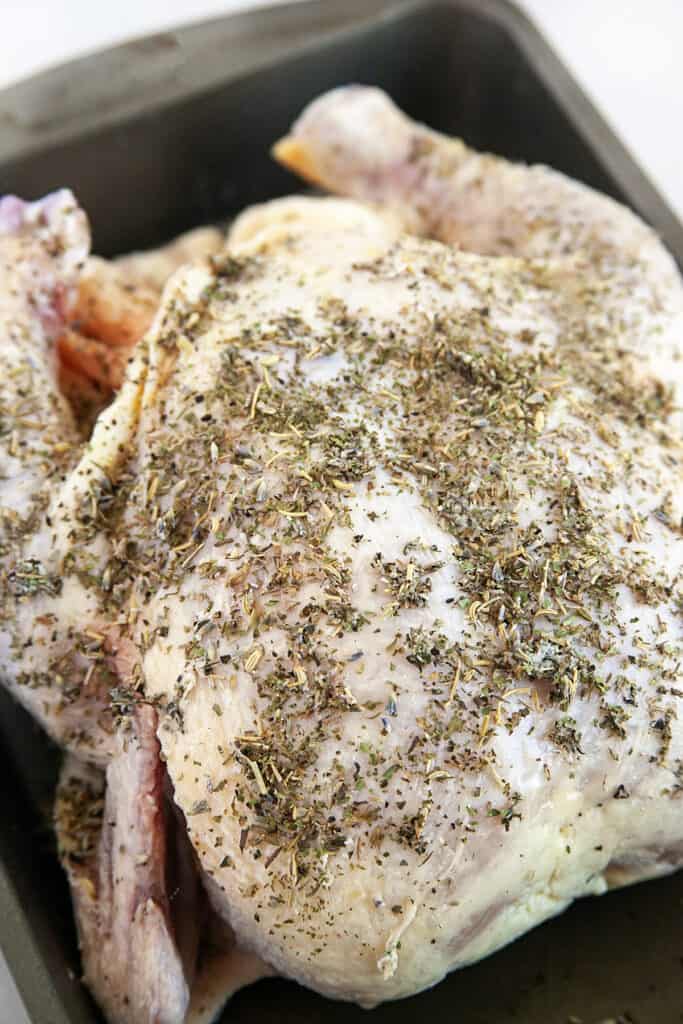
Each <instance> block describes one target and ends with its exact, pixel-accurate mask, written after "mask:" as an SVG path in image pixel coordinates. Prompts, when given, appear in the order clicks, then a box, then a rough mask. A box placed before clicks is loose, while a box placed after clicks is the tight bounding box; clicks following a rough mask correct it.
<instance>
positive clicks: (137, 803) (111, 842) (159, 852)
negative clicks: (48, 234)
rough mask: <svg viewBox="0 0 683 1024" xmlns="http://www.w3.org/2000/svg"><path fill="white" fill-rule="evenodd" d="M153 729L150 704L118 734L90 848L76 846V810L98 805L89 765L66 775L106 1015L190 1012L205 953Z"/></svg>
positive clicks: (72, 876)
mask: <svg viewBox="0 0 683 1024" xmlns="http://www.w3.org/2000/svg"><path fill="white" fill-rule="evenodd" d="M155 730H156V713H155V711H154V710H153V709H152V708H150V707H144V706H143V707H140V708H138V709H137V710H136V712H135V714H134V717H133V722H132V728H131V729H130V731H129V732H122V733H121V734H120V735H119V742H118V747H119V749H118V753H117V754H116V755H115V756H114V757H113V758H112V760H111V762H110V764H109V767H108V768H107V773H106V791H105V794H104V803H103V805H102V817H101V827H100V831H99V836H98V837H97V838H96V839H94V840H93V843H92V848H91V849H87V850H86V852H85V855H83V854H82V853H81V854H80V855H79V851H78V845H77V844H78V842H79V840H78V836H79V834H80V835H81V836H82V834H83V833H82V824H81V827H80V828H79V825H78V816H79V815H82V813H83V808H84V807H88V806H90V807H92V799H91V800H90V801H88V800H87V798H86V792H85V789H84V778H83V769H82V766H80V765H77V764H75V763H74V762H71V768H70V770H69V771H68V772H67V773H66V774H65V777H64V778H63V781H62V784H61V799H60V802H59V804H58V810H57V828H58V831H61V835H60V840H61V848H62V861H63V863H64V865H65V868H66V870H67V873H68V875H69V880H70V882H71V887H72V893H73V898H74V906H75V910H76V919H77V922H78V930H79V936H80V943H81V950H82V956H83V968H84V974H85V979H86V982H87V984H88V986H89V987H90V988H91V990H92V991H93V992H94V994H95V996H96V998H97V1000H98V1002H99V1003H100V1005H101V1006H102V1008H103V1009H104V1012H105V1014H106V1015H107V1017H108V1018H109V1019H110V1020H113V1021H117V1022H124V1024H125V1022H131V1024H143V1022H144V1024H177V1022H179V1021H183V1020H184V1018H185V1014H186V1011H187V1007H188V1005H189V998H190V996H189V992H190V985H191V982H192V977H193V973H194V964H195V961H196V956H197V944H198V920H197V910H198V905H199V895H200V893H199V886H198V883H197V878H196V874H195V873H194V872H193V871H191V870H187V863H183V858H184V857H185V856H186V853H185V851H182V849H179V848H176V849H173V848H172V849H171V850H169V829H168V825H169V823H168V822H167V820H166V809H165V808H166V804H165V801H164V793H163V788H164V770H163V765H162V763H161V761H160V759H159V744H158V741H157V739H156V735H155ZM79 768H80V769H81V771H80V776H81V777H80V778H79ZM86 777H87V776H86ZM95 799H96V800H99V801H101V800H102V797H101V796H99V797H97V796H96V797H95ZM170 835H171V836H172V837H173V838H172V839H171V846H172V847H173V845H174V844H175V837H179V838H182V834H181V833H180V832H179V831H178V830H177V829H175V828H174V829H173V830H172V832H171V833H170ZM74 842H75V844H76V849H75V850H74V848H73V844H74ZM169 854H170V855H171V856H172V859H173V860H174V861H175V864H176V873H175V874H176V878H175V881H176V882H177V883H180V882H182V886H181V890H182V896H181V902H180V904H179V906H182V908H183V910H185V911H186V913H184V914H183V922H182V923H183V931H182V946H183V954H184V956H183V955H182V954H181V950H180V948H179V942H178V941H177V940H176V931H175V926H174V920H173V908H172V903H171V900H172V899H173V892H169V889H168V878H167V873H168V864H169ZM188 923H190V924H193V925H194V927H191V928H188V927H186V925H187V924H188Z"/></svg>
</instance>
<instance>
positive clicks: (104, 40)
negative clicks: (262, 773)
mask: <svg viewBox="0 0 683 1024" xmlns="http://www.w3.org/2000/svg"><path fill="white" fill-rule="evenodd" d="M263 2H264V0H251V5H253V6H256V4H257V3H258V4H259V5H261V4H262V3H263ZM271 2H273V0H271ZM339 2H340V3H343V2H344V0H339ZM518 3H519V5H520V6H521V7H522V8H525V9H526V10H527V11H528V12H529V13H530V14H531V15H532V16H533V17H534V19H535V20H536V22H537V23H538V25H539V26H540V28H541V29H542V30H543V32H544V33H545V35H546V36H547V37H548V39H549V40H550V42H551V43H552V44H553V46H554V47H555V49H556V50H557V51H558V52H559V54H560V56H561V57H562V58H563V59H564V60H565V62H566V63H567V64H568V65H569V67H570V68H571V70H572V71H573V72H574V74H575V75H576V77H577V78H578V79H579V81H580V82H581V84H582V85H583V87H584V88H585V90H586V91H587V93H588V94H589V96H591V98H592V99H593V100H594V101H595V103H596V104H597V106H598V107H599V108H600V109H601V110H602V112H603V114H604V115H605V116H606V117H607V118H608V120H609V121H611V123H612V125H613V127H614V128H615V129H616V131H617V133H618V134H619V135H620V136H621V137H622V139H623V140H624V141H625V142H626V144H627V145H628V146H629V147H630V149H631V151H632V152H633V153H634V155H635V157H636V159H637V160H638V162H639V163H640V164H641V166H642V167H643V168H644V169H645V170H646V171H647V172H648V173H649V175H650V177H651V178H652V179H653V181H654V182H655V184H656V185H658V186H659V188H660V189H661V190H662V192H663V193H664V194H665V196H667V198H668V199H669V201H670V202H671V203H672V205H674V207H676V209H677V210H678V212H679V214H680V215H681V216H682V217H683V0H518ZM247 6H250V0H213V2H212V0H110V2H108V3H107V2H104V0H0V88H2V87H3V86H4V85H9V84H10V83H12V82H14V81H17V80H18V79H20V78H24V77H26V76H28V75H30V74H32V73H33V72H35V71H38V70H42V69H43V68H46V67H49V66H50V65H53V64H55V63H58V62H60V61H62V60H65V59H68V58H69V57H73V56H76V55H81V54H84V53H88V52H89V51H92V50H94V49H98V48H99V47H102V46H106V45H109V44H111V43H116V42H121V41H123V40H125V39H129V38H131V37H132V36H139V35H144V34H146V33H148V32H154V31H158V30H160V29H164V28H169V27H172V26H174V25H178V24H179V23H181V22H188V21H197V20H201V19H202V18H205V17H210V16H213V15H217V14H222V13H225V12H226V11H230V10H237V9H239V8H243V7H247ZM0 143H1V138H0ZM369 1020H370V1018H368V1021H369ZM0 1024H28V1022H27V1018H26V1015H25V1013H24V1012H23V1010H22V1009H21V1006H20V1004H19V1001H18V999H17V996H16V993H15V991H14V988H13V985H12V983H11V981H10V980H9V978H8V975H7V970H6V967H5V965H4V961H3V960H2V955H1V954H0ZM37 1024H42V1022H37Z"/></svg>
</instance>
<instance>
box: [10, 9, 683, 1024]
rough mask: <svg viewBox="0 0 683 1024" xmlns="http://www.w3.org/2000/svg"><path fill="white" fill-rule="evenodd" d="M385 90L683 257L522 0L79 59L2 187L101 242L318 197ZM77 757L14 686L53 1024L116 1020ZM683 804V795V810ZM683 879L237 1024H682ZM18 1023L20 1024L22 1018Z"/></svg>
mask: <svg viewBox="0 0 683 1024" xmlns="http://www.w3.org/2000/svg"><path fill="white" fill-rule="evenodd" d="M349 81H362V82H366V83H369V84H377V85H380V86H382V87H383V88H384V89H386V90H387V91H388V92H389V93H391V95H392V96H393V97H394V98H395V100H396V101H397V102H398V103H399V104H400V106H402V107H403V108H405V109H406V110H407V111H408V112H409V113H410V114H411V115H413V116H414V117H417V118H419V119H420V120H423V121H426V122H428V123H429V124H430V125H432V126H433V127H435V128H437V129H441V130H444V131H448V132H451V133H454V134H458V135H462V136H464V138H466V139H467V140H468V142H470V143H471V144H472V145H473V146H476V147H477V148H479V149H491V150H494V151H496V152H498V153H502V154H504V155H505V156H508V157H512V158H516V159H523V160H526V161H541V162H544V163H549V164H551V165H553V166H555V167H557V168H559V169H560V170H563V171H565V172H567V173H568V174H570V175H573V176H574V177H576V178H579V179H581V180H583V181H585V182H587V183H588V184H590V185H593V186H595V187H597V188H599V189H602V190H604V191H605V192H608V193H610V194H611V195H613V196H615V197H616V198H617V199H619V200H621V201H622V202H625V203H627V204H629V205H630V206H632V207H633V208H634V209H635V210H636V211H638V213H640V214H641V215H642V216H643V217H644V218H645V219H646V220H647V221H649V222H650V223H651V224H652V225H653V226H654V227H655V228H656V230H657V231H658V232H659V233H660V235H661V236H662V237H663V239H664V241H665V242H666V244H667V245H668V246H669V248H670V249H671V250H672V251H673V253H674V254H675V256H676V258H677V259H678V262H679V264H680V265H682V266H683V227H682V226H681V224H680V223H679V222H678V221H677V220H676V218H675V216H674V215H673V213H672V211H671V210H670V209H669V208H668V207H667V205H666V204H665V203H664V202H663V200H662V199H661V197H660V196H659V195H658V194H657V192H656V191H655V190H654V189H653V187H652V186H651V185H650V183H649V182H648V181H647V179H646V178H645V177H644V176H643V174H642V173H641V171H640V170H639V169H638V167H637V165H636V164H635V163H634V161H633V159H632V157H631V156H630V155H629V153H627V152H626V150H625V149H624V147H623V146H622V145H621V144H620V142H619V141H618V140H617V139H616V138H615V137H614V135H613V134H612V132H611V131H610V129H609V128H608V127H607V125H606V124H605V123H604V121H603V120H602V119H601V118H600V117H599V115H598V114H597V113H596V111H595V110H594V109H593V108H592V106H591V104H590V103H589V102H588V100H587V99H586V97H585V96H584V95H583V94H582V92H581V91H580V89H579V88H578V87H577V85H576V83H575V82H574V81H573V79H572V78H571V77H570V75H569V74H568V73H567V71H566V70H565V68H564V67H563V66H562V64H561V63H560V62H559V61H558V59H557V57H556V56H555V55H554V54H553V53H552V51H551V50H550V49H549V47H548V45H547V44H546V43H545V42H544V40H543V39H542V38H541V37H540V36H539V34H538V32H537V31H536V30H535V28H534V27H533V26H532V25H531V24H530V22H529V21H528V20H527V19H526V18H525V17H524V16H523V15H522V14H520V12H519V11H518V10H517V9H516V8H515V7H513V6H511V5H510V4H508V3H507V2H505V0H441V2H437V0H431V2H429V0H421V2H402V3H401V2H390V0H320V2H307V3H299V4H291V5H287V6H282V7H277V8H272V9H269V10H260V11H255V12H248V13H244V14H239V15H236V16H232V17H228V18H219V19H217V20H214V21H211V22H206V23H203V24H200V25H196V26H192V27H188V28H182V29H179V30H177V31H172V32H165V33H163V34H160V35H156V36H151V37H147V38H145V39H141V40H138V41H135V42H132V43H129V44H127V45H124V46H119V47H116V48H114V49H110V50H107V51H105V52H102V53H99V54H96V55H94V56H90V57H86V58H84V59H81V60H77V61H74V62H71V63H69V64H67V65H65V66H63V67H60V68H57V69H54V70H51V71H48V72H46V73H44V74H41V75H38V76H36V77H34V78H32V79H30V80H28V81H26V82H23V83H21V84H19V85H17V86H14V87H12V88H10V89H7V90H5V91H4V92H2V93H0V193H2V192H17V193H19V194H20V195H22V196H25V197H27V198H28V197H34V196H38V195H40V194H42V193H44V192H47V191H50V190H51V189H54V188H57V187H59V186H62V185H68V186H70V187H71V188H73V190H74V191H75V193H76V194H77V196H78V198H79V200H80V202H81V203H82V205H83V206H84V207H85V209H86V210H87V211H88V214H89V216H90V217H91V220H92V224H93V230H94V242H95V249H96V251H98V252H100V253H102V254H104V255H111V254H115V253H118V252H123V251H126V250H129V249H133V248H138V247H141V246H147V245H153V244H156V243H160V242H163V241H165V240H167V239H168V238H170V237H171V236H172V235H174V234H176V233H178V232H180V231H182V230H184V229H186V228H189V227H191V226H193V225H196V224H203V223H206V222H209V221H219V220H223V219H225V218H226V217H229V216H230V215H231V214H233V213H235V212H236V211H237V210H239V209H240V208H242V207H243V206H245V205H247V204H248V203H252V202H255V201H258V200H262V199H267V198H269V197H272V196H277V195H281V194H283V193H286V192H288V191H292V190H296V189H298V188H300V187H301V186H300V184H299V183H298V182H296V181H294V180H293V179H292V178H291V177H290V176H289V175H288V174H287V173H286V172H285V171H283V170H282V169H280V168H278V167H277V166H276V165H275V164H274V163H273V162H272V161H271V160H270V158H269V156H268V149H269V146H270V144H271V143H272V142H273V140H275V139H277V138H278V137H279V136H280V135H282V134H283V132H284V131H285V129H286V128H287V127H288V125H289V123H290V122H291V120H292V118H293V117H294V115H295V114H296V113H297V112H298V111H299V110H300V109H301V108H302V107H303V105H304V104H305V103H306V102H307V101H308V100H310V99H311V98H312V97H313V96H315V95H316V94H317V93H320V92H322V91H323V90H325V89H328V88H330V87H331V86H334V85H338V84H342V83H345V82H349ZM57 766H58V753H57V751H56V750H55V749H54V747H53V746H52V745H51V744H50V743H49V742H48V741H47V740H46V739H45V737H44V736H43V735H42V734H41V733H40V732H39V731H38V729H37V728H36V727H35V726H34V725H33V723H32V722H31V721H30V720H29V719H28V717H27V715H26V714H24V713H23V712H22V711H21V710H20V709H19V708H18V707H16V706H15V705H14V704H13V703H12V702H11V701H10V700H9V698H8V697H7V696H6V695H5V694H4V693H2V694H0V780H1V782H0V786H1V787H2V801H3V810H2V824H1V825H0V945H1V946H2V948H3V950H4V952H5V955H6V957H7V960H8V962H9V965H10V969H11V970H12V973H13V975H14V978H15V981H16V984H17V986H18V988H19V990H20V992H21V995H22V997H23V999H24V1002H25V1005H26V1007H27V1010H28V1013H29V1017H30V1019H31V1020H32V1021H33V1022H34V1024H97V1022H100V1021H101V1017H100V1015H99V1013H98V1011H97V1010H96V1008H95V1007H94V1005H93V1003H92V1001H91V1000H90V998H89V997H88V995H87V993H86V992H85V991H84V989H83V988H82V986H81V985H80V982H79V981H78V976H79V961H78V953H77V948H76V939H75V932H74V927H73V923H72V918H71V910H70V902H69V895H68V891H67V885H66V881H65V879H64V877H63V876H62V874H61V871H60V869H59V867H58V865H57V861H56V858H55V854H54V844H53V839H52V836H51V832H50V827H49V815H50V804H51V799H52V792H53V789H54V783H55V777H56V772H57ZM681 813H682V814H683V804H682V805H681ZM682 920H683V872H681V873H679V874H678V875H674V876H673V877H671V878H668V879H665V880H662V881H657V882H650V883H646V884H642V885H639V886H635V887H634V888H631V889H626V890H623V891H621V892H616V893H613V894H610V895H608V896H602V897H600V898H599V899H585V900H582V901H580V902H579V903H577V904H576V905H575V906H574V907H573V908H572V909H570V910H569V911H567V912H566V913H565V914H564V915H562V916H561V917H559V918H556V919H554V920H553V921H550V922H548V923H546V924H544V925H543V926H541V927H539V928H537V929H535V930H534V931H533V932H531V933H530V934H528V935H527V936H525V937H523V938H522V939H520V940H518V941H517V942H515V943H513V944H512V945H511V946H509V947H508V948H507V949H505V950H503V951H502V952H499V953H497V954H496V955H495V956H492V957H490V958H489V959H487V960H485V961H484V962H482V963H480V964H478V965H476V966H473V967H469V968H466V969H464V970H462V971H460V972H458V973H456V974H454V975H451V976H450V977H449V978H448V979H447V980H446V981H444V982H442V983H441V984H440V985H438V986H437V987H436V988H434V989H432V990H431V991H429V992H426V993H423V994H422V995H419V996H416V997H414V998H411V999H408V1000H405V1001H403V1002H400V1003H393V1004H387V1005H385V1006H383V1007H380V1008H379V1009H378V1010H375V1011H373V1012H372V1015H371V1016H370V1017H368V1016H367V1014H366V1012H365V1011H362V1010H359V1009H357V1008H355V1007H353V1006H349V1005H345V1004H340V1003H332V1002H329V1001H327V1000H325V999H322V998H321V997H319V996H317V995H314V994H313V993H310V992H307V991H306V990H304V989H303V988H299V987H298V986H297V985H295V984H292V983H288V982H284V981H275V980H273V981H265V982H260V983H259V984H258V985H256V986H253V987H252V988H249V989H247V990H246V991H244V992H242V993H240V994H239V995H238V996H237V997H236V998H235V999H234V1000H233V1001H232V1002H231V1003H230V1004H229V1008H228V1010H227V1011H226V1013H225V1017H224V1019H225V1021H226V1022H227V1021H228V1020H229V1021H230V1022H231V1024H242V1022H245V1024H246V1022H250V1024H271V1022H272V1024H276V1022H277V1024H294V1022H297V1024H298V1022H310V1024H314V1022H323V1021H324V1022H325V1024H353V1022H361V1021H362V1022H364V1024H386V1022H391V1024H407V1022H410V1021H415V1020H416V1019H418V1016H419V1017H423V1018H424V1019H431V1020H434V1021H439V1020H443V1021H445V1022H451V1021H452V1022H453V1024H505V1022H515V1021H516V1022H518V1024H569V1022H577V1024H578V1022H581V1024H598V1022H602V1021H606V1020H610V1021H615V1022H616V1021H621V1022H623V1024H627V1022H628V1024H631V1022H633V1024H676V1022H682V1021H683V925H682ZM0 1024H14V1022H13V1021H10V1020H9V1019H8V1017H7V1011H6V1009H5V1008H3V1007H2V1006H0Z"/></svg>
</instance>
